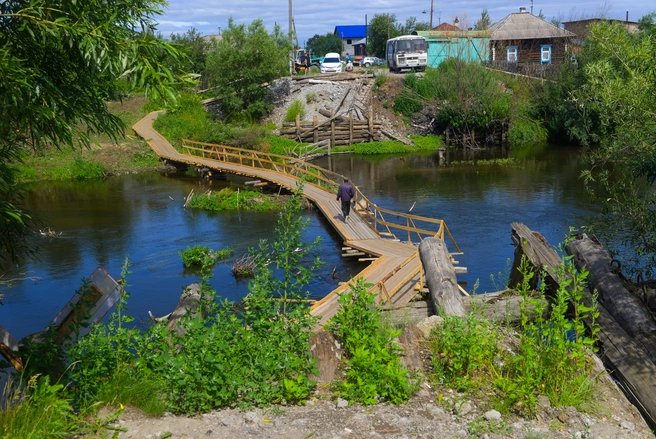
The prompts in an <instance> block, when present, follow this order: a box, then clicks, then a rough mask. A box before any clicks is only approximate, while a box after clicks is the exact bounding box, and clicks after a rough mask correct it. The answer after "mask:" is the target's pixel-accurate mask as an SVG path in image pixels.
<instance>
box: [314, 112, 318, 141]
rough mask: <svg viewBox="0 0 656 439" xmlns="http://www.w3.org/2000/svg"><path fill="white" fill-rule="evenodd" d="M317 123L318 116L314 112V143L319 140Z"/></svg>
mask: <svg viewBox="0 0 656 439" xmlns="http://www.w3.org/2000/svg"><path fill="white" fill-rule="evenodd" d="M317 125H319V117H318V116H317V115H316V114H315V115H314V130H313V131H314V143H317V142H319V128H317Z"/></svg>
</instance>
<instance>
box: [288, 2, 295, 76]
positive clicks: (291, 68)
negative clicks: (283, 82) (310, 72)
mask: <svg viewBox="0 0 656 439" xmlns="http://www.w3.org/2000/svg"><path fill="white" fill-rule="evenodd" d="M292 17H293V16H292V0H289V40H290V43H291V44H290V46H291V48H292V51H291V53H290V54H289V55H290V56H289V74H290V75H291V74H293V73H294V30H293V29H292V20H293V18H292Z"/></svg>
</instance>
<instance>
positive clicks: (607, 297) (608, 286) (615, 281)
mask: <svg viewBox="0 0 656 439" xmlns="http://www.w3.org/2000/svg"><path fill="white" fill-rule="evenodd" d="M566 250H567V253H568V254H571V255H573V257H574V258H573V260H574V264H575V265H576V268H578V269H579V270H584V269H585V270H587V271H588V272H589V273H590V274H589V275H588V282H589V284H590V287H591V288H592V289H595V290H597V292H598V294H599V299H598V300H599V303H600V304H601V305H603V307H604V308H606V309H607V310H608V312H609V313H610V315H611V316H613V319H615V321H616V322H617V323H618V324H619V325H620V326H621V327H622V329H624V330H625V331H626V332H627V334H629V336H630V337H631V338H633V340H634V341H635V342H636V343H638V345H640V346H642V348H643V349H644V350H645V352H646V353H647V354H648V355H649V358H650V359H651V361H652V362H654V363H655V364H656V340H655V339H654V334H656V322H654V318H653V317H652V315H651V312H650V311H649V310H648V309H647V306H646V305H645V304H644V302H643V301H642V300H640V298H638V297H637V296H635V295H633V294H632V293H631V292H630V291H629V290H628V289H627V288H626V286H625V285H624V282H623V281H622V279H621V278H620V277H619V276H618V275H617V273H615V271H614V269H613V259H612V258H611V256H610V254H608V252H607V251H606V250H604V249H603V248H602V247H601V245H599V244H597V243H596V242H594V241H592V240H591V239H590V238H588V236H586V235H585V234H584V235H582V236H579V237H577V238H576V239H574V240H573V241H571V242H570V243H569V244H567V246H566Z"/></svg>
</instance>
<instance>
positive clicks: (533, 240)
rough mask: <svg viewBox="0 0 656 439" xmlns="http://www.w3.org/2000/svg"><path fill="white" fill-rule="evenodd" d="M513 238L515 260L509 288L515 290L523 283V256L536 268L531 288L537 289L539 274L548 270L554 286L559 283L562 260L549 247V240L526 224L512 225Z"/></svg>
mask: <svg viewBox="0 0 656 439" xmlns="http://www.w3.org/2000/svg"><path fill="white" fill-rule="evenodd" d="M511 226H512V234H511V238H512V240H513V243H514V244H515V258H514V261H513V265H512V268H511V270H510V280H509V282H508V287H510V288H515V287H517V285H518V284H520V283H521V282H522V281H523V276H522V274H521V273H520V272H519V264H520V263H521V259H522V255H526V257H527V258H528V259H529V261H530V262H531V264H532V266H533V267H534V272H535V276H533V278H532V279H531V285H530V286H531V288H532V289H535V288H536V287H537V284H538V280H539V272H540V270H542V269H546V270H547V272H548V273H549V279H548V280H550V281H551V284H552V285H555V284H556V283H557V280H558V279H557V276H556V267H558V266H559V265H560V263H561V262H562V259H561V258H560V256H558V254H556V252H555V250H554V249H553V248H552V247H551V246H550V245H549V243H548V242H547V240H546V239H545V238H544V236H542V235H541V234H540V233H538V232H533V231H532V230H530V229H529V228H528V227H526V226H525V225H524V224H520V223H512V224H511Z"/></svg>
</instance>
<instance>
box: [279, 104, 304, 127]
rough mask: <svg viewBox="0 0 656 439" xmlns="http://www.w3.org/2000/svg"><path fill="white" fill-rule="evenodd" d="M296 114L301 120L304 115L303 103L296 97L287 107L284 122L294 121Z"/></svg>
mask: <svg viewBox="0 0 656 439" xmlns="http://www.w3.org/2000/svg"><path fill="white" fill-rule="evenodd" d="M296 116H298V117H300V118H301V120H302V119H303V118H304V117H305V104H304V103H303V102H301V101H299V100H298V99H296V100H295V101H294V102H292V103H291V104H290V105H289V108H287V112H286V113H285V118H284V121H285V122H294V121H296Z"/></svg>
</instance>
